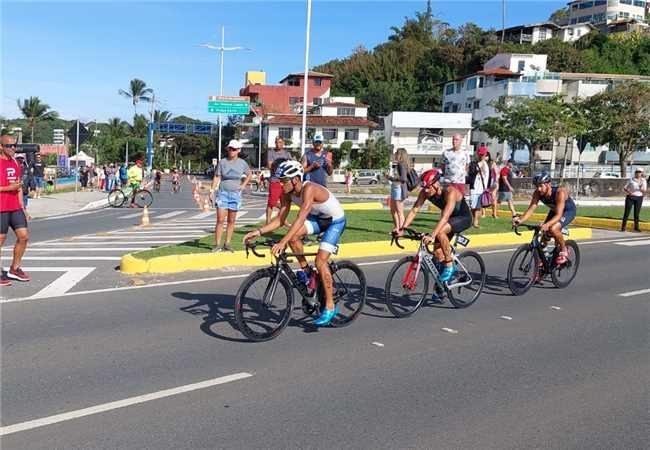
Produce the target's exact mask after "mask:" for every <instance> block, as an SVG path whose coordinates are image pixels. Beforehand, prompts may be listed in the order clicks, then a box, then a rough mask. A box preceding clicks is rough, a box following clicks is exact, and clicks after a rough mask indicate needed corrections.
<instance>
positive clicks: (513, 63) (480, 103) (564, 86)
mask: <svg viewBox="0 0 650 450" xmlns="http://www.w3.org/2000/svg"><path fill="white" fill-rule="evenodd" d="M546 63H547V56H546V55H532V54H498V55H496V56H495V57H494V58H492V59H490V60H489V61H488V62H487V63H485V66H484V69H483V70H481V71H479V72H477V73H474V74H471V75H468V76H466V77H463V78H460V79H457V80H452V81H449V82H448V83H446V84H445V86H444V89H443V111H445V112H459V113H471V114H472V119H473V121H474V123H478V124H480V123H481V122H483V121H484V120H485V119H486V118H488V117H493V116H496V115H497V113H496V111H495V110H494V108H493V106H492V103H493V102H496V101H497V100H498V99H499V98H501V97H505V98H509V99H514V98H517V97H529V98H534V97H548V96H553V95H563V96H566V97H567V98H569V99H571V98H576V97H578V98H585V97H590V96H592V95H595V94H597V93H599V92H602V91H604V90H606V89H609V88H611V87H612V86H614V85H616V84H617V83H622V82H625V81H635V80H636V81H646V82H650V76H641V75H617V74H598V73H567V72H558V73H554V72H549V71H547V70H546V67H547V65H546ZM482 143H484V144H486V145H487V146H488V148H489V149H490V151H492V152H496V153H498V154H499V155H500V156H501V157H504V158H507V157H510V156H511V155H512V154H513V151H516V150H519V149H513V148H511V147H510V146H509V145H508V143H507V142H506V143H498V142H497V141H496V139H491V138H489V137H488V136H487V134H485V133H483V132H480V131H478V130H476V129H475V130H474V131H473V132H472V139H471V144H472V145H474V146H478V145H480V144H482ZM564 148H565V143H561V144H560V145H559V146H557V148H556V153H557V157H558V158H563V157H564ZM521 150H525V149H521ZM567 150H568V151H569V152H571V153H570V155H571V160H573V161H577V158H578V151H577V147H575V146H574V145H572V144H569V146H568V147H567ZM603 151H605V149H602V148H599V149H594V148H590V147H588V148H587V150H585V152H584V153H583V155H582V160H583V161H585V162H590V163H596V162H598V161H599V160H602V155H601V153H602V152H603ZM493 154H494V153H493ZM514 157H515V159H517V160H518V161H520V162H527V161H528V152H527V151H521V152H516V153H515V154H514ZM538 157H539V158H540V160H541V161H542V162H549V161H550V160H551V159H552V151H551V149H549V150H547V151H541V152H540V153H539V155H538Z"/></svg>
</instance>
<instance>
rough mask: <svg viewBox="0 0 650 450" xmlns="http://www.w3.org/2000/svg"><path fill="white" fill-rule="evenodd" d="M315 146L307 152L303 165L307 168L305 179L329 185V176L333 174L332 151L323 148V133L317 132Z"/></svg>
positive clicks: (324, 185)
mask: <svg viewBox="0 0 650 450" xmlns="http://www.w3.org/2000/svg"><path fill="white" fill-rule="evenodd" d="M312 142H313V144H312V145H313V148H312V149H311V150H310V151H308V152H305V154H304V155H303V157H302V166H303V167H304V169H305V181H311V182H313V183H317V184H320V185H321V186H323V187H327V176H328V175H332V173H333V172H334V168H333V167H332V153H331V152H327V151H325V150H323V135H322V134H317V135H315V136H314V138H313V139H312Z"/></svg>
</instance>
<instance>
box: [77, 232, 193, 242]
mask: <svg viewBox="0 0 650 450" xmlns="http://www.w3.org/2000/svg"><path fill="white" fill-rule="evenodd" d="M154 235H155V236H152V235H148V234H143V235H140V234H139V233H137V234H136V235H133V236H124V237H120V235H117V234H116V235H115V236H112V235H111V236H81V237H78V238H75V240H77V239H78V240H86V239H91V240H95V241H106V242H107V243H110V242H114V241H124V240H125V239H126V238H128V239H151V238H155V237H156V236H157V237H160V238H162V239H186V240H190V239H192V238H193V237H201V236H204V235H205V233H201V234H196V233H193V234H175V235H173V236H168V235H164V236H163V235H160V234H156V233H154ZM78 240H77V241H76V242H79V241H78ZM70 242H75V241H70ZM138 242H139V241H138Z"/></svg>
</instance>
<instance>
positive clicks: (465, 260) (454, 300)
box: [445, 250, 485, 308]
mask: <svg viewBox="0 0 650 450" xmlns="http://www.w3.org/2000/svg"><path fill="white" fill-rule="evenodd" d="M457 264H458V267H457V269H458V272H457V273H456V275H455V276H454V278H452V280H451V281H449V282H448V283H447V284H446V285H445V287H446V288H447V293H448V294H449V301H450V302H451V304H452V305H454V306H455V307H456V308H467V307H468V306H470V305H471V304H472V303H474V302H475V301H476V300H477V299H478V298H479V296H480V295H481V292H483V286H485V263H484V262H483V258H481V255H479V254H478V253H476V252H474V251H472V250H467V251H464V252H463V253H461V254H460V255H458V262H457Z"/></svg>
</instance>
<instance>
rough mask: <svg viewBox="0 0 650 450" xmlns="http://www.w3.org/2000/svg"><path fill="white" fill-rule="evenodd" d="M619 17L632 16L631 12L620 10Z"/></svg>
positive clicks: (626, 17) (627, 17)
mask: <svg viewBox="0 0 650 450" xmlns="http://www.w3.org/2000/svg"><path fill="white" fill-rule="evenodd" d="M618 17H620V18H621V19H629V18H630V13H629V12H623V11H619V12H618Z"/></svg>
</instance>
